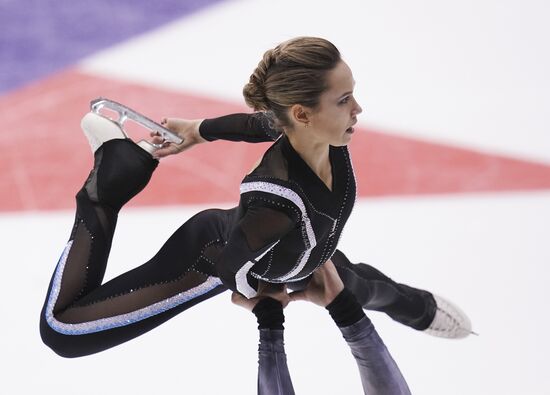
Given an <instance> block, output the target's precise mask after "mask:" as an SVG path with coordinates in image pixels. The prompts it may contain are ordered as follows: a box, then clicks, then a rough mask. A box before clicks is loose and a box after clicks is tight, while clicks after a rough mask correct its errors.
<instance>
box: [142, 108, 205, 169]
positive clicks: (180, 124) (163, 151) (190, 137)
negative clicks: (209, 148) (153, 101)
mask: <svg viewBox="0 0 550 395" xmlns="http://www.w3.org/2000/svg"><path fill="white" fill-rule="evenodd" d="M202 121H203V120H202V119H194V120H189V119H180V118H164V119H163V120H162V121H161V123H160V124H161V125H162V126H164V127H165V128H167V129H169V130H170V131H172V132H174V133H175V134H177V135H178V136H180V137H181V138H182V139H183V142H182V143H181V144H175V143H169V142H164V143H163V140H162V137H160V136H159V135H158V134H156V133H155V132H152V133H151V137H152V141H151V142H152V143H153V144H163V146H162V148H159V149H157V150H156V151H155V152H154V153H153V157H155V158H157V159H159V158H164V157H165V156H168V155H174V154H179V153H180V152H183V151H185V150H187V149H189V148H191V147H192V146H194V145H195V144H200V143H206V141H207V140H205V139H203V138H202V136H201V135H200V133H199V126H200V124H201V122H202Z"/></svg>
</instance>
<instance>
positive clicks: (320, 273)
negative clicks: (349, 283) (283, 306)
mask: <svg viewBox="0 0 550 395" xmlns="http://www.w3.org/2000/svg"><path fill="white" fill-rule="evenodd" d="M343 289H344V283H343V282H342V280H341V279H340V276H339V275H338V272H337V271H336V267H335V266H334V263H332V261H331V260H330V259H329V260H328V261H326V262H325V264H324V265H323V266H321V267H320V268H318V269H317V270H315V272H314V273H313V276H312V278H311V281H310V282H309V284H308V285H307V287H306V289H304V290H303V291H296V292H292V293H291V294H290V295H289V296H290V300H291V301H296V300H305V301H308V302H312V303H315V304H316V305H319V306H322V307H326V306H327V305H328V304H330V302H332V301H333V300H334V298H335V297H336V296H338V294H339V293H340V292H342V290H343Z"/></svg>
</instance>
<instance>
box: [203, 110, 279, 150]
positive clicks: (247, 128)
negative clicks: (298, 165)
mask: <svg viewBox="0 0 550 395" xmlns="http://www.w3.org/2000/svg"><path fill="white" fill-rule="evenodd" d="M199 133H200V135H201V136H202V137H203V138H205V139H206V140H208V141H214V140H229V141H246V142H249V143H263V142H269V141H274V140H277V138H279V136H280V135H281V132H280V131H279V130H277V129H276V128H275V126H274V124H273V120H272V118H271V117H270V116H269V114H267V113H264V112H255V113H253V114H244V113H242V114H231V115H225V116H222V117H219V118H212V119H205V120H204V121H202V123H201V125H200V127H199Z"/></svg>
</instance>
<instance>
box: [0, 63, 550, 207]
mask: <svg viewBox="0 0 550 395" xmlns="http://www.w3.org/2000/svg"><path fill="white" fill-rule="evenodd" d="M99 96H104V97H108V98H111V99H113V100H116V101H119V102H122V103H124V104H126V105H128V106H130V107H132V108H134V109H136V110H138V111H140V112H142V113H144V114H146V115H147V116H149V117H151V118H153V119H160V118H162V117H164V116H180V117H186V118H200V117H213V116H218V115H223V114H227V113H230V112H235V111H247V109H246V108H245V107H244V106H240V105H237V104H232V103H227V102H222V101H219V100H214V99H210V98H206V97H200V96H197V95H190V94H185V93H182V92H176V91H170V90H166V89H159V88H154V87H150V86H144V85H139V84H131V83H126V82H122V81H117V80H111V79H106V78H100V77H97V76H92V75H88V74H85V73H81V72H78V71H76V70H69V71H66V72H64V73H61V74H58V75H56V76H53V77H51V78H48V79H46V80H43V81H41V82H39V83H36V84H33V85H30V86H28V87H26V88H23V89H20V90H17V91H15V92H13V93H11V94H9V95H6V96H4V97H1V98H0V124H1V125H2V127H3V133H4V137H3V138H2V139H0V166H1V168H2V173H1V174H0V191H1V195H0V211H12V210H48V209H65V208H72V207H74V199H73V196H74V194H75V192H76V191H77V190H78V189H79V188H80V187H81V186H82V183H83V182H84V179H85V178H86V176H87V174H88V172H89V169H90V168H91V165H92V155H91V152H90V149H89V147H88V144H87V142H86V139H85V137H84V136H83V135H82V133H81V132H80V118H81V117H82V116H83V115H84V114H85V113H86V112H87V111H88V108H89V102H90V100H91V99H94V98H96V97H99ZM267 147H268V144H239V143H230V142H215V143H209V144H203V145H201V146H198V147H196V148H193V149H192V150H190V151H187V152H186V153H185V154H182V155H179V156H177V157H170V158H167V159H164V160H162V162H161V165H160V166H159V168H158V170H157V171H156V172H155V175H154V176H153V179H152V181H151V183H150V185H149V186H148V187H147V188H146V189H145V191H143V192H142V193H141V194H140V195H139V196H137V197H136V198H135V199H134V200H133V201H132V202H131V203H130V204H131V205H169V204H190V203H219V202H227V203H231V202H234V203H236V202H237V201H238V198H239V196H238V195H239V192H238V191H239V183H240V180H241V179H242V176H243V175H244V174H245V173H246V172H247V171H248V170H249V169H250V167H251V166H252V165H253V164H254V163H255V162H256V160H257V159H258V158H259V157H260V156H261V154H262V153H263V151H265V149H266V148H267ZM351 151H352V154H353V160H354V165H355V170H356V176H357V180H358V185H359V196H388V195H411V194H434V193H462V192H474V191H475V192H480V191H504V190H532V189H550V166H549V165H545V164H541V163H535V162H528V161H522V160H516V159H512V158H506V157H502V156H498V155H491V154H486V153H481V152H475V151H471V150H465V149H460V148H455V147H450V146H445V145H440V144H433V143H428V142H423V141H419V140H414V139H410V138H404V137H399V136H395V135H388V134H384V133H381V132H375V131H372V130H364V129H363V130H361V129H358V130H357V132H356V133H355V134H354V136H353V142H352V144H351Z"/></svg>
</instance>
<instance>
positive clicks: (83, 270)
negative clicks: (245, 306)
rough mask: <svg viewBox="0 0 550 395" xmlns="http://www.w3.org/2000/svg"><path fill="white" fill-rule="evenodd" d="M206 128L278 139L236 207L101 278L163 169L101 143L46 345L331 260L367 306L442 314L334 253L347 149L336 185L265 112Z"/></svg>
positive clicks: (46, 328) (212, 214)
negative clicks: (132, 207) (128, 210)
mask: <svg viewBox="0 0 550 395" xmlns="http://www.w3.org/2000/svg"><path fill="white" fill-rule="evenodd" d="M200 132H201V135H202V136H203V137H205V138H206V139H208V140H215V139H225V140H232V141H248V142H263V141H273V140H275V139H277V140H276V142H275V143H274V144H273V145H272V146H271V147H270V148H269V149H268V150H267V151H266V153H265V154H264V156H263V158H262V160H261V162H260V164H259V165H258V167H257V168H256V169H255V170H253V171H252V173H250V174H248V175H247V176H246V177H245V178H244V179H243V181H242V183H241V186H240V189H241V197H240V202H239V206H238V207H235V208H233V209H230V210H221V209H210V210H205V211H202V212H200V213H198V214H196V215H195V216H193V217H192V218H191V219H189V220H188V221H187V222H186V223H184V224H183V225H182V226H181V227H180V228H179V229H178V230H177V231H176V232H175V233H174V234H173V235H172V236H171V237H170V238H169V239H168V240H167V241H166V243H165V244H164V246H163V247H162V248H161V249H160V250H159V252H158V253H157V254H156V255H155V256H154V257H153V258H152V259H151V260H150V261H149V262H147V263H145V264H143V265H141V266H139V267H137V268H135V269H133V270H131V271H129V272H127V273H124V274H122V275H120V276H118V277H116V278H114V279H113V280H111V281H109V282H107V283H105V284H102V280H103V275H104V272H105V267H106V264H107V259H108V255H109V250H110V246H111V241H112V237H113V233H114V230H115V225H116V219H117V215H118V212H119V210H120V209H121V208H122V206H123V205H124V203H126V202H127V201H128V200H130V199H131V198H132V197H133V196H134V195H136V194H137V193H138V192H139V191H140V190H141V189H142V188H144V187H145V185H146V184H147V182H148V180H149V179H150V177H151V175H152V172H153V171H154V169H155V168H156V166H157V161H156V160H154V159H152V157H151V156H150V155H149V154H148V153H146V152H145V151H143V150H141V148H139V147H138V146H137V145H135V144H134V143H133V142H131V141H129V140H110V141H108V142H106V143H104V144H103V145H102V146H101V147H100V148H99V149H98V150H97V151H96V153H95V163H94V169H93V170H92V172H91V173H90V176H89V177H88V179H87V180H86V183H85V185H84V187H83V188H82V189H81V190H80V191H79V193H78V194H77V196H76V200H77V211H76V220H75V225H74V228H73V231H72V233H71V236H70V239H69V242H68V244H67V246H66V248H65V250H64V252H63V254H62V256H61V258H60V261H59V263H58V265H57V267H56V270H55V272H54V274H53V277H52V280H51V283H50V287H49V290H48V294H47V297H46V301H45V304H44V308H43V310H42V314H41V323H40V328H41V335H42V339H43V340H44V342H45V343H46V344H47V345H48V346H50V347H51V348H52V349H53V350H54V351H56V352H57V353H58V354H60V355H63V356H66V357H76V356H82V355H87V354H91V353H95V352H98V351H101V350H104V349H107V348H110V347H113V346H115V345H117V344H120V343H122V342H124V341H127V340H129V339H132V338H134V337H136V336H139V335H140V334H142V333H145V332H147V331H149V330H150V329H152V328H154V327H156V326H157V325H160V324H161V323H163V322H165V321H166V320H168V319H170V318H172V317H173V316H175V315H176V314H178V313H180V312H182V311H183V310H185V309H187V308H189V307H191V306H193V305H194V304H196V303H198V302H200V301H202V300H204V299H207V298H210V297H212V296H214V295H216V294H218V293H220V292H223V291H224V290H226V289H227V288H229V289H232V290H234V291H238V292H240V293H242V294H243V295H245V296H247V297H252V296H254V295H255V293H256V287H257V284H258V280H263V281H267V282H275V283H287V284H288V286H289V287H290V288H291V289H300V288H303V287H304V286H305V284H307V281H308V279H309V276H310V275H311V273H312V272H313V271H314V270H315V269H316V268H317V267H319V266H320V265H322V264H323V263H324V262H325V261H326V260H327V259H332V261H333V262H334V264H335V265H336V267H337V269H338V273H339V274H340V276H341V277H342V280H343V281H344V284H345V286H346V288H348V289H349V290H350V291H351V292H352V293H353V294H354V295H355V296H356V298H357V300H358V301H359V302H360V303H361V304H362V306H363V307H364V308H366V309H373V310H378V311H383V312H385V313H387V314H388V315H389V316H390V317H392V318H393V319H395V320H396V321H399V322H401V323H403V324H405V325H408V326H410V327H413V328H415V329H419V330H422V329H425V328H427V327H428V326H429V325H430V323H431V322H432V320H433V318H434V316H435V311H436V304H435V301H434V298H433V296H432V295H431V294H430V293H428V292H426V291H422V290H418V289H415V288H412V287H408V286H406V285H403V284H398V283H396V282H394V281H393V280H391V279H390V278H388V277H387V276H385V275H384V274H382V273H381V272H379V271H378V270H376V269H375V268H373V267H371V266H369V265H366V264H364V263H359V264H352V263H351V262H349V260H348V259H347V258H346V257H345V256H344V254H343V253H342V252H340V251H339V250H336V247H337V244H338V240H339V238H340V235H341V233H342V230H343V228H344V225H345V223H346V221H347V219H348V218H349V215H350V213H351V211H352V208H353V205H354V202H355V198H356V184H355V177H354V173H353V168H352V163H351V160H350V156H349V152H348V149H347V147H331V148H330V162H331V166H332V176H333V177H332V178H333V185H332V190H330V189H328V188H327V186H326V185H325V184H324V183H323V182H322V181H321V180H320V179H319V178H318V177H317V175H316V174H315V173H314V172H313V171H312V170H311V169H310V168H309V167H308V165H307V164H306V163H305V162H304V161H303V160H302V158H301V157H300V155H299V154H298V153H297V152H296V151H295V150H294V149H293V147H292V145H291V144H290V142H289V140H288V138H287V137H286V136H284V135H283V136H279V133H277V132H276V131H275V130H274V129H273V128H272V127H271V126H270V120H269V118H268V117H267V116H266V115H264V114H262V113H255V114H234V115H228V116H225V117H220V118H216V119H211V120H205V121H203V123H202V124H201V127H200Z"/></svg>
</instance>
